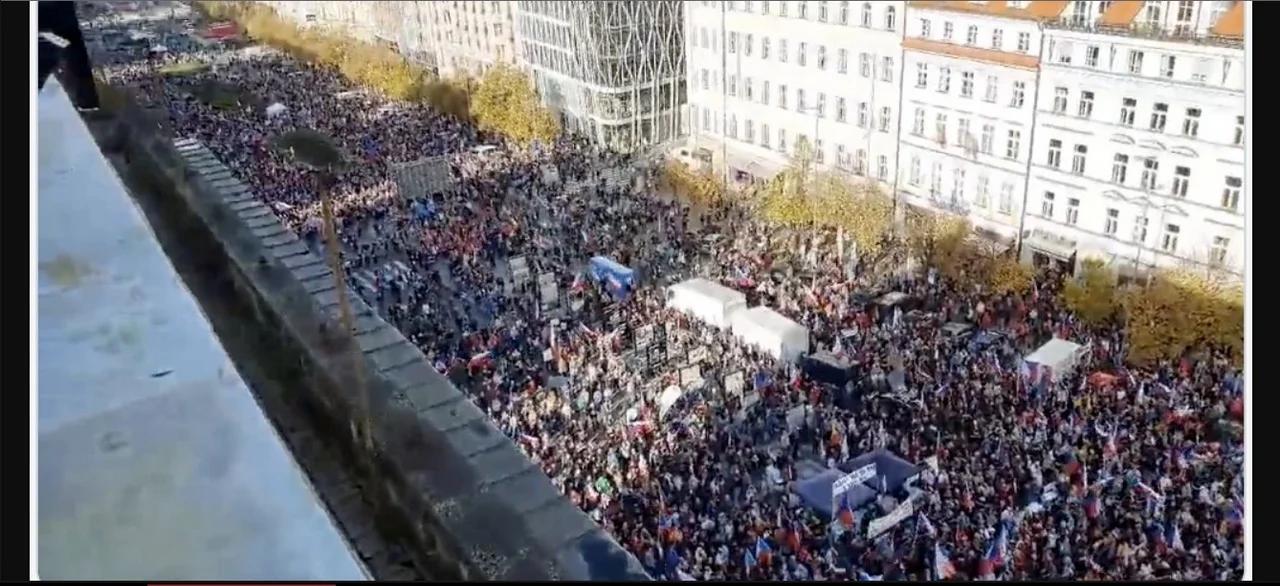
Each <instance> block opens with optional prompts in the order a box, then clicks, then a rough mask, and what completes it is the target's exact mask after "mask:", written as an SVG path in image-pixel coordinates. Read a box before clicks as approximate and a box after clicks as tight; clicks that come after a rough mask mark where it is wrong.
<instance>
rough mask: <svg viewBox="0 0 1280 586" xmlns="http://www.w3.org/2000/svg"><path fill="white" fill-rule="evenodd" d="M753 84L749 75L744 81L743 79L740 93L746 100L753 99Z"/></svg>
mask: <svg viewBox="0 0 1280 586" xmlns="http://www.w3.org/2000/svg"><path fill="white" fill-rule="evenodd" d="M755 85H756V84H755V83H754V82H753V81H752V80H751V78H750V77H748V78H747V79H746V80H745V81H743V83H742V93H743V94H744V95H745V97H746V98H747V101H751V100H754V99H755Z"/></svg>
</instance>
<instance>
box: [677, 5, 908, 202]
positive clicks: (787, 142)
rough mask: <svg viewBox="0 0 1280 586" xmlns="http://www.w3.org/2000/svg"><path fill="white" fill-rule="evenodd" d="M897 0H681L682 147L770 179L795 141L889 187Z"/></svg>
mask: <svg viewBox="0 0 1280 586" xmlns="http://www.w3.org/2000/svg"><path fill="white" fill-rule="evenodd" d="M904 10H905V6H904V2H858V1H844V0H841V1H828V0H821V1H812V0H810V1H804V0H801V1H794V0H789V1H745V2H744V1H734V2H706V1H699V2H686V3H685V22H686V37H687V38H686V41H687V46H688V50H687V52H686V54H687V55H688V79H689V82H688V85H689V118H688V120H689V124H688V133H689V139H688V144H689V146H690V149H691V150H692V151H693V153H694V155H695V156H696V157H698V158H700V159H701V160H703V161H707V162H710V163H712V165H713V166H714V167H715V168H716V169H718V170H721V171H724V170H725V168H726V164H727V170H728V172H729V176H730V178H731V180H736V181H739V182H742V181H747V180H750V179H767V178H768V177H770V176H772V175H773V174H774V173H776V172H777V171H778V170H780V169H782V168H783V167H785V166H786V165H787V163H788V160H789V158H790V157H791V156H792V154H793V153H794V151H795V145H796V144H797V143H798V142H799V140H800V139H802V138H803V139H806V140H807V141H808V142H809V143H810V145H811V146H812V147H814V157H815V161H814V162H815V163H816V164H817V165H818V166H820V167H830V168H837V169H840V170H843V171H846V172H848V173H850V174H853V175H856V176H862V177H869V178H872V179H875V180H878V181H880V182H882V183H883V184H884V185H885V187H886V188H889V187H891V184H892V181H893V178H894V177H895V174H896V173H897V169H896V164H895V161H896V158H897V148H898V125H899V120H898V108H899V103H900V98H901V96H900V88H901V76H902V44H901V37H902V29H903V27H904V24H905V22H904V18H905V16H904Z"/></svg>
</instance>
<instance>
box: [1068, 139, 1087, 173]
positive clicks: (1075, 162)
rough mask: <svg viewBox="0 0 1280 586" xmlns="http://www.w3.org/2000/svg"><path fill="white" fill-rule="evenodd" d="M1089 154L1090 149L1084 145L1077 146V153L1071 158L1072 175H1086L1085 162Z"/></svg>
mask: <svg viewBox="0 0 1280 586" xmlns="http://www.w3.org/2000/svg"><path fill="white" fill-rule="evenodd" d="M1088 154H1089V147H1087V146H1085V145H1082V144H1078V145H1076V152H1075V154H1074V155H1072V156H1071V172H1072V173H1075V174H1076V175H1084V161H1085V157H1086V156H1087V155H1088Z"/></svg>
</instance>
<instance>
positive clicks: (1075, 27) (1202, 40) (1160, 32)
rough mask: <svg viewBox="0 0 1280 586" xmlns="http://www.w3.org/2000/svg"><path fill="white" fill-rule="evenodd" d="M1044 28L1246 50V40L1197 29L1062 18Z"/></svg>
mask: <svg viewBox="0 0 1280 586" xmlns="http://www.w3.org/2000/svg"><path fill="white" fill-rule="evenodd" d="M1044 26H1045V28H1049V29H1057V30H1068V31H1074V32H1081V33H1093V34H1099V35H1114V36H1121V37H1132V38H1137V39H1144V40H1152V41H1169V42H1174V43H1193V44H1197V45H1205V46H1210V47H1229V48H1233V49H1244V39H1235V38H1231V37H1220V36H1215V35H1210V34H1205V33H1199V32H1197V31H1196V30H1195V29H1186V30H1178V29H1177V28H1175V29H1166V28H1164V27H1160V26H1152V25H1145V24H1132V25H1129V26H1123V27H1122V26H1104V25H1099V24H1097V23H1095V22H1084V23H1080V22H1073V21H1072V19H1070V18H1060V19H1058V20H1053V21H1047V22H1045V23H1044Z"/></svg>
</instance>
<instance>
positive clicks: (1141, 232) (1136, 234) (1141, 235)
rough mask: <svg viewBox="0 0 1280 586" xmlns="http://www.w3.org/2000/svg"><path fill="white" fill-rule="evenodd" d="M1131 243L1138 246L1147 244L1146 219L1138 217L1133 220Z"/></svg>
mask: <svg viewBox="0 0 1280 586" xmlns="http://www.w3.org/2000/svg"><path fill="white" fill-rule="evenodd" d="M1133 241H1134V242H1137V243H1138V244H1146V243H1147V217H1146V216H1138V217H1136V218H1134V219H1133Z"/></svg>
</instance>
